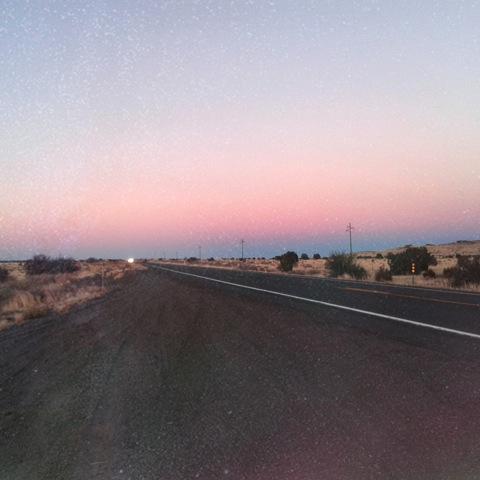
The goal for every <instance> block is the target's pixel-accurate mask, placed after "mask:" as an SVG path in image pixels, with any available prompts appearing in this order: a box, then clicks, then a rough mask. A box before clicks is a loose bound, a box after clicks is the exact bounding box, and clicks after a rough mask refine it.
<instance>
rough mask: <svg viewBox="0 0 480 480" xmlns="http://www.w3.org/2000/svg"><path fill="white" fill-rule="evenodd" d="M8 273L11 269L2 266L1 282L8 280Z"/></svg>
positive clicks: (0, 268)
mask: <svg viewBox="0 0 480 480" xmlns="http://www.w3.org/2000/svg"><path fill="white" fill-rule="evenodd" d="M8 274H9V271H8V270H7V269H6V268H4V267H0V283H3V282H6V281H7V279H8Z"/></svg>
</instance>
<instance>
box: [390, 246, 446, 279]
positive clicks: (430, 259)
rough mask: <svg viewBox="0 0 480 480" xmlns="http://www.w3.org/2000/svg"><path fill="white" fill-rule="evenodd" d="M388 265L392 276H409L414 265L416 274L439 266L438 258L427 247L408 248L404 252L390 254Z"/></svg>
mask: <svg viewBox="0 0 480 480" xmlns="http://www.w3.org/2000/svg"><path fill="white" fill-rule="evenodd" d="M387 261H388V265H389V266H390V271H391V272H392V275H408V274H409V273H411V268H412V263H414V264H415V274H416V275H418V274H420V273H422V272H425V271H427V270H428V268H429V267H430V266H434V265H437V260H436V258H435V257H434V256H433V255H432V254H431V253H430V252H429V251H428V250H427V247H408V248H406V249H405V251H403V252H399V253H389V254H388V255H387Z"/></svg>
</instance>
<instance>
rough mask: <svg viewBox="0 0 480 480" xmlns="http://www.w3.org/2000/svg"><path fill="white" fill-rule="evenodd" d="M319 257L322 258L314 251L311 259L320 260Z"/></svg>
mask: <svg viewBox="0 0 480 480" xmlns="http://www.w3.org/2000/svg"><path fill="white" fill-rule="evenodd" d="M321 258H322V257H321V256H320V254H319V253H314V254H313V259H314V260H320V259H321Z"/></svg>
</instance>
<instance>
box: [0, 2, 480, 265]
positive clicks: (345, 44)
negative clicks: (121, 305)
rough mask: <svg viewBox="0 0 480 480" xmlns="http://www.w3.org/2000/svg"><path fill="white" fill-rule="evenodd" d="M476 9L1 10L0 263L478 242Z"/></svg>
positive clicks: (458, 5) (48, 6)
mask: <svg viewBox="0 0 480 480" xmlns="http://www.w3.org/2000/svg"><path fill="white" fill-rule="evenodd" d="M479 25H480V1H474V0H470V1H461V0H455V1H453V0H452V1H449V0H444V1H439V0H437V1H433V0H422V1H421V2H418V1H408V0H403V1H402V0H395V1H393V0H392V1H368V0H365V1H359V2H357V1H337V0H335V1H333V0H332V1H330V0H328V1H327V0H325V1H322V0H316V1H307V0H305V1H301V0H298V1H294V0H289V1H287V0H282V1H276V0H271V1H241V0H238V1H233V0H232V1H228V0H194V1H193V0H192V1H182V0H175V1H167V0H165V1H160V0H159V1H147V0H144V1H142V0H139V1H135V2H132V1H130V0H124V1H122V0H114V1H113V0H111V1H110V0H108V1H107V0H103V1H102V0H95V1H92V2H90V1H82V2H80V1H68V2H64V1H46V0H43V1H40V0H38V1H34V0H32V1H22V0H12V1H10V0H0V259H23V258H28V257H30V256H31V255H32V254H35V253H40V252H42V253H47V254H51V255H57V254H59V255H72V256H75V257H77V258H84V257H88V256H99V257H105V258H125V257H130V256H134V257H160V256H164V255H166V256H169V257H173V256H175V255H178V256H179V257H184V256H191V255H197V252H198V245H201V246H202V254H203V255H204V256H215V257H218V256H238V255H239V254H240V239H244V240H245V254H246V255H247V256H272V255H275V254H279V253H282V252H283V251H285V250H287V249H293V250H296V251H298V252H299V253H300V252H307V253H309V254H311V253H314V252H319V253H321V254H322V255H326V254H328V253H329V252H330V251H332V250H346V249H348V234H347V233H346V231H345V228H346V225H347V224H348V222H352V224H353V226H354V227H355V230H354V232H353V243H354V249H355V250H357V251H358V250H368V249H382V248H386V247H390V246H398V245H404V244H406V243H413V244H416V243H419V244H423V243H439V242H447V241H454V240H461V239H478V238H480V108H479V105H480V28H479Z"/></svg>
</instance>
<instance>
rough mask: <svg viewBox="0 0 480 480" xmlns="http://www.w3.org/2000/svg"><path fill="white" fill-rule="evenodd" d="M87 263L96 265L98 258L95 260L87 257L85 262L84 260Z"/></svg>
mask: <svg viewBox="0 0 480 480" xmlns="http://www.w3.org/2000/svg"><path fill="white" fill-rule="evenodd" d="M85 261H86V262H87V263H97V262H99V261H100V260H99V259H98V258H95V257H88V258H87V259H86V260H85Z"/></svg>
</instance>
